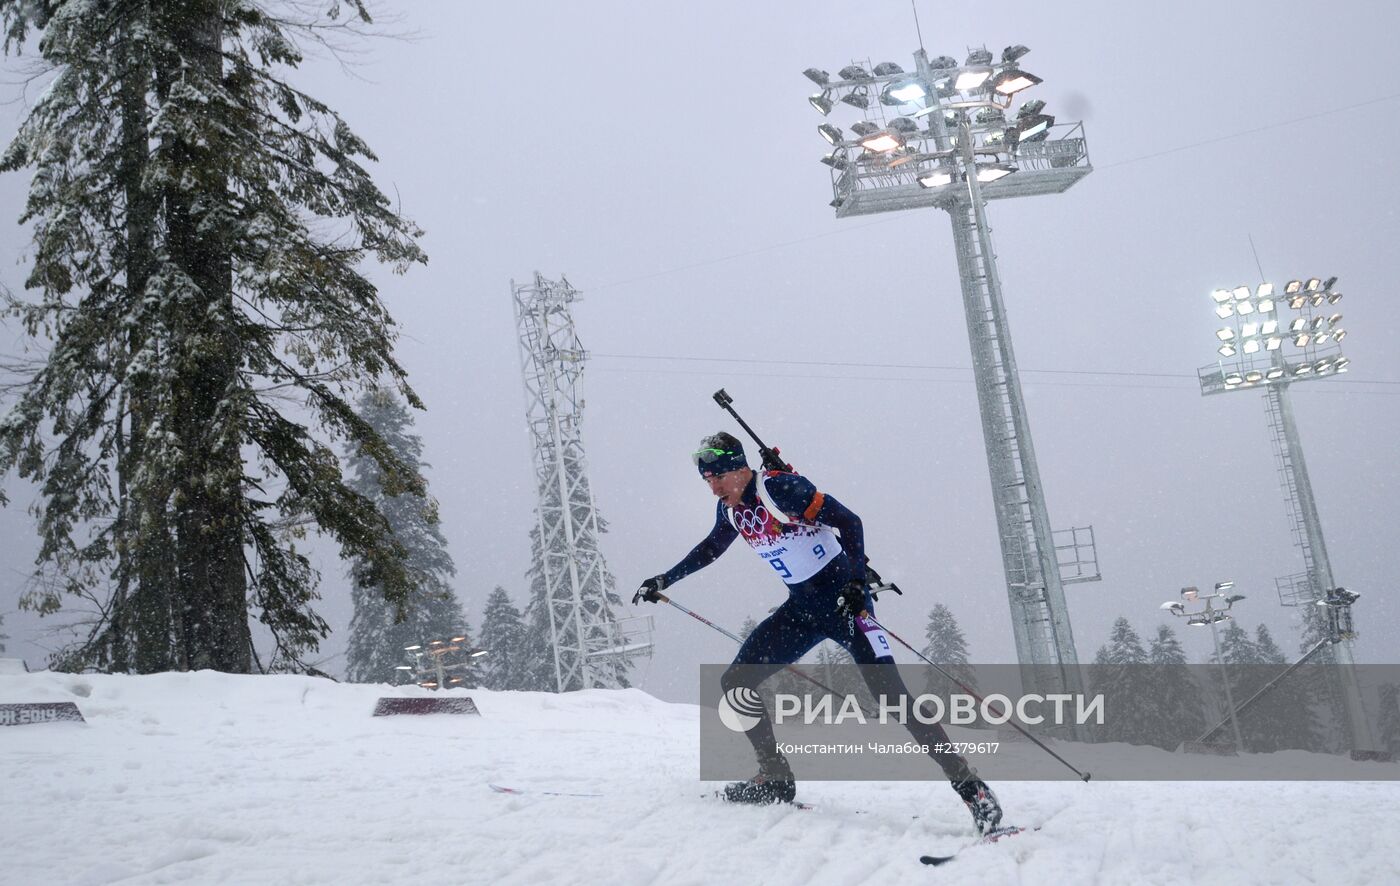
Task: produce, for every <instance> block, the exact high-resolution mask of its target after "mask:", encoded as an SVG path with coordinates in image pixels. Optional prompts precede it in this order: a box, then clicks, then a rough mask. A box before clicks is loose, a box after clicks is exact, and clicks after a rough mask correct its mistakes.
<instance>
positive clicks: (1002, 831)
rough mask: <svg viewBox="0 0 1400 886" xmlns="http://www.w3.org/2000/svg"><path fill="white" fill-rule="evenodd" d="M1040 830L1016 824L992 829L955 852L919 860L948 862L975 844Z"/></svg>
mask: <svg viewBox="0 0 1400 886" xmlns="http://www.w3.org/2000/svg"><path fill="white" fill-rule="evenodd" d="M1038 830H1040V828H1018V827H1015V826H1014V825H1013V826H1010V827H1004V828H997V829H996V830H994V831H992V832H991V833H990V834H987V835H986V836H984V837H981V838H980V839H978V841H977V842H976V843H973V844H972V845H971V846H964V847H963V849H959V850H958V851H957V852H954V853H953V854H952V855H923V856H920V857H919V861H921V862H923V863H924V864H927V865H940V864H947V863H948V862H950V861H952V860H953V859H955V858H957V857H958V855H959V854H961V853H962V851H963V850H964V849H971V848H972V847H973V846H986V845H989V844H991V843H995V842H997V841H998V840H1000V839H1001V838H1003V837H1012V836H1015V835H1016V834H1024V833H1026V832H1028V831H1038Z"/></svg>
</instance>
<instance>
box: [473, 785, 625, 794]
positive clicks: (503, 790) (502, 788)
mask: <svg viewBox="0 0 1400 886" xmlns="http://www.w3.org/2000/svg"><path fill="white" fill-rule="evenodd" d="M487 787H488V788H490V789H491V790H493V791H495V792H496V793H498V794H519V795H524V794H538V795H540V796H543V797H601V796H603V795H602V794H583V793H574V792H572V791H531V790H522V789H521V788H508V787H506V786H504V785H499V784H488V785H487Z"/></svg>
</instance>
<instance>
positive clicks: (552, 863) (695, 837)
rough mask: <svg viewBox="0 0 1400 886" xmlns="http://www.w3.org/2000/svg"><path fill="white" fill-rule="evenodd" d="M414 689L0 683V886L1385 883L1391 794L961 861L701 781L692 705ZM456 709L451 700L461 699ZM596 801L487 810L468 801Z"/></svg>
mask: <svg viewBox="0 0 1400 886" xmlns="http://www.w3.org/2000/svg"><path fill="white" fill-rule="evenodd" d="M426 694H428V693H426V692H424V691H423V690H419V689H417V688H416V687H415V688H396V689H390V688H388V687H382V686H356V685H345V684H336V683H333V682H331V681H328V680H321V679H312V678H305V677H293V676H280V677H239V676H229V675H225V674H216V673H210V672H201V673H194V674H162V675H156V676H147V677H121V676H79V675H65V674H52V673H39V674H20V675H0V702H19V701H74V702H76V703H77V704H78V706H79V707H80V709H81V710H82V712H83V714H84V716H85V717H86V718H87V723H86V724H63V723H55V724H43V725H30V726H14V727H4V728H0V760H3V761H4V765H3V768H0V883H4V884H23V886H31V884H49V883H63V884H97V883H132V884H135V883H256V884H283V883H287V884H320V883H327V884H337V886H340V884H355V883H405V884H410V883H411V884H422V883H432V884H455V883H473V884H475V883H551V884H552V883H608V884H634V883H635V884H649V883H656V884H690V883H695V884H711V883H716V884H731V883H733V884H808V883H821V884H825V883H836V884H855V883H870V884H878V886H890V884H902V883H925V882H941V883H949V882H958V883H964V884H966V883H969V882H975V883H977V884H978V886H988V884H1001V883H1035V884H1041V883H1048V884H1054V883H1072V884H1083V883H1110V884H1118V883H1124V884H1146V883H1164V884H1165V883H1182V884H1186V883H1190V884H1201V883H1326V884H1342V883H1347V884H1350V883H1377V884H1394V883H1400V864H1397V861H1396V858H1397V847H1396V845H1395V844H1396V836H1397V835H1400V783H1396V782H1388V783H1385V782H1369V783H1368V782H1361V783H1303V782H1300V783H1278V782H1235V783H1224V784H1222V783H1160V782H1158V783H1143V782H1138V783H1125V782H1119V783H1097V782H1091V783H1089V784H1082V783H1078V782H1060V783H1011V782H1005V783H1001V784H997V785H996V786H995V787H996V788H997V791H998V793H999V794H1000V796H1001V799H1002V802H1003V805H1004V806H1005V807H1006V810H1007V815H1008V819H1010V820H1012V821H1015V822H1017V823H1020V824H1027V825H1043V827H1042V829H1041V830H1040V831H1038V832H1035V833H1030V834H1025V835H1021V836H1018V837H1015V838H1013V839H1011V840H1008V841H1005V842H1003V843H1001V844H998V845H994V846H986V847H976V848H973V849H971V850H969V851H968V852H966V853H965V854H964V855H962V856H960V857H959V859H957V860H956V861H954V862H953V863H951V864H949V865H947V866H944V867H940V868H928V867H925V866H923V865H921V864H920V863H919V861H918V858H919V856H920V855H922V854H925V853H934V854H943V853H948V852H951V851H953V850H955V849H957V848H958V847H960V846H963V845H966V844H967V843H968V842H970V835H971V828H970V823H969V817H968V814H967V811H966V810H965V809H964V808H963V807H962V804H961V803H959V802H958V801H957V800H956V798H955V797H954V795H953V793H952V791H951V790H950V789H949V788H948V787H947V786H946V785H945V784H939V783H929V784H922V783H907V782H906V783H893V782H887V783H854V782H842V783H834V782H824V783H815V782H813V783H807V784H802V785H799V797H800V798H801V799H804V800H806V801H808V802H811V803H814V804H816V806H817V808H816V809H814V810H810V811H802V810H799V809H796V808H794V807H791V806H784V807H781V808H773V807H767V808H737V807H732V806H726V805H724V804H722V803H720V802H719V801H717V800H714V799H713V798H709V797H702V795H703V794H709V793H711V792H712V790H713V788H714V787H715V786H714V785H710V784H702V783H701V782H699V781H698V780H697V776H696V773H697V772H698V769H699V764H698V751H697V742H698V736H699V728H698V725H697V717H698V709H697V708H696V707H694V706H692V705H679V704H667V703H664V702H660V701H657V700H656V699H654V698H652V697H650V696H648V695H646V694H644V693H642V692H640V691H636V690H628V691H624V692H604V691H590V692H580V693H572V694H568V695H563V696H557V695H546V694H534V693H492V692H484V691H472V692H470V693H465V694H469V695H471V696H472V697H473V698H474V699H475V700H476V702H477V704H478V706H479V707H480V709H481V711H482V716H480V717H471V716H429V717H412V716H397V717H381V718H373V717H371V716H370V712H371V710H372V708H373V706H374V702H375V700H376V699H377V698H378V697H380V696H382V695H402V696H408V695H426ZM452 694H464V693H462V692H461V691H457V692H454V693H452ZM491 782H495V783H497V784H504V785H510V786H514V787H518V788H522V789H526V790H530V789H534V790H535V791H543V790H555V791H576V792H596V793H599V794H602V796H600V797H596V798H591V797H567V796H549V795H546V794H541V793H528V794H524V795H520V796H510V795H502V794H496V793H493V792H492V791H491V790H490V789H489V788H488V787H487V785H488V783H491Z"/></svg>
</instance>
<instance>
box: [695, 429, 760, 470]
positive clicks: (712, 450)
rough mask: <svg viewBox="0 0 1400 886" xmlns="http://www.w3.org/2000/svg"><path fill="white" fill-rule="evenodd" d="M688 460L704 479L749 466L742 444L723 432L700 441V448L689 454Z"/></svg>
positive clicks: (731, 435)
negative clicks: (693, 463)
mask: <svg viewBox="0 0 1400 886" xmlns="http://www.w3.org/2000/svg"><path fill="white" fill-rule="evenodd" d="M690 460H691V461H693V462H695V466H696V467H698V468H699V469H700V476H702V477H706V478H709V477H714V476H718V475H719V474H727V473H729V472H730V471H737V470H740V469H742V468H747V467H748V466H749V463H748V460H747V459H745V458H744V444H742V443H740V442H739V441H738V439H736V438H735V437H734V435H733V434H730V433H726V432H725V431H720V432H719V433H718V434H711V435H710V436H708V437H706V438H705V439H703V440H701V441H700V448H699V449H697V450H696V451H695V452H692V453H691V454H690Z"/></svg>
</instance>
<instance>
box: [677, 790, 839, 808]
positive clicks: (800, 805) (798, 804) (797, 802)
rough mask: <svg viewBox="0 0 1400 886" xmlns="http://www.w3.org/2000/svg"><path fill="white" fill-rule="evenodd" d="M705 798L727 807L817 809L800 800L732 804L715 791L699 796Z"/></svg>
mask: <svg viewBox="0 0 1400 886" xmlns="http://www.w3.org/2000/svg"><path fill="white" fill-rule="evenodd" d="M707 796H709V797H713V798H715V799H716V800H719V801H720V802H721V803H724V804H725V805H728V806H752V807H754V808H755V809H758V808H762V807H764V806H794V807H796V808H798V809H801V810H803V811H804V812H810V811H812V810H813V809H816V808H817V807H815V806H813V805H812V804H811V803H803V802H802V801H801V800H793V801H792V802H790V803H781V802H779V803H735V802H733V801H732V800H730V799H729V798H727V797H725V796H724V791H715V792H714V793H712V794H709V795H705V794H702V795H701V796H700V799H702V800H703V799H706V797H707Z"/></svg>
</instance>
